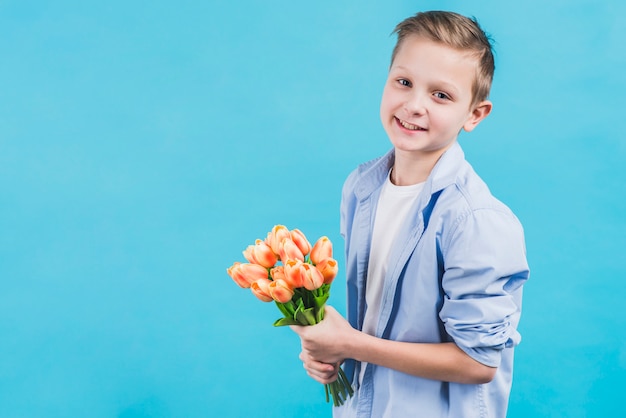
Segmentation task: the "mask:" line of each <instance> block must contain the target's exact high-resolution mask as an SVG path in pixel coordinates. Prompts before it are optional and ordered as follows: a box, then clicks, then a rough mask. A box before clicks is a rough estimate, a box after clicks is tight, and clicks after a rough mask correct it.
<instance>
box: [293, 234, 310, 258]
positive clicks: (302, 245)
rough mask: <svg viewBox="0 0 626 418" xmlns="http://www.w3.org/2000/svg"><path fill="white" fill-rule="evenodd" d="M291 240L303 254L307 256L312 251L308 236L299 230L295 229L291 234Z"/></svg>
mask: <svg viewBox="0 0 626 418" xmlns="http://www.w3.org/2000/svg"><path fill="white" fill-rule="evenodd" d="M290 235H291V239H292V240H293V242H294V243H295V244H296V245H297V246H298V248H299V249H300V251H301V252H302V254H304V255H307V254H308V253H309V251H311V244H310V243H309V240H307V239H306V236H305V235H304V233H302V231H300V230H299V229H294V230H292V231H291V232H290Z"/></svg>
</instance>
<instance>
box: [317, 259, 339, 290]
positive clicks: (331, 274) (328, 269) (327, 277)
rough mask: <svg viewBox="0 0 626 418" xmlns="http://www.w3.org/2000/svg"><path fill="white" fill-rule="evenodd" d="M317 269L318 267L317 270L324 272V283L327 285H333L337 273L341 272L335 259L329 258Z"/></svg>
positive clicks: (318, 265)
mask: <svg viewBox="0 0 626 418" xmlns="http://www.w3.org/2000/svg"><path fill="white" fill-rule="evenodd" d="M315 267H317V269H318V270H319V271H321V272H322V276H324V283H326V284H330V283H332V281H333V280H334V279H335V277H336V276H337V271H339V266H338V265H337V260H335V259H333V258H327V259H325V260H322V261H320V263H319V264H317V265H316V266H315Z"/></svg>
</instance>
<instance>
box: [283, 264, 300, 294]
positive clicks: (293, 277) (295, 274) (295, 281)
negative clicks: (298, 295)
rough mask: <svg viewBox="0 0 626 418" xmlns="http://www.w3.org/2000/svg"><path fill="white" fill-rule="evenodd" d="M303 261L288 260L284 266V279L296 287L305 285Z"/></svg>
mask: <svg viewBox="0 0 626 418" xmlns="http://www.w3.org/2000/svg"><path fill="white" fill-rule="evenodd" d="M302 264H303V263H302V261H300V260H288V261H287V262H286V263H285V264H284V266H283V273H284V276H283V280H285V282H287V284H289V286H291V287H292V288H294V289H297V288H299V287H304V279H303V277H302V271H301V268H302Z"/></svg>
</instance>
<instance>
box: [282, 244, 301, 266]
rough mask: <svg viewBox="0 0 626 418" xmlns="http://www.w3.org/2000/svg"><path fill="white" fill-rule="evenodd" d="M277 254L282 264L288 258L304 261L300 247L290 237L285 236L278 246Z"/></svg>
mask: <svg viewBox="0 0 626 418" xmlns="http://www.w3.org/2000/svg"><path fill="white" fill-rule="evenodd" d="M278 254H279V255H280V259H281V261H282V262H283V264H284V263H285V262H286V261H288V260H300V261H304V254H302V251H300V248H298V246H297V245H296V244H295V243H294V242H293V241H292V240H291V238H285V239H284V240H282V242H281V243H280V245H279V246H278Z"/></svg>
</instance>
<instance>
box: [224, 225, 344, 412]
mask: <svg viewBox="0 0 626 418" xmlns="http://www.w3.org/2000/svg"><path fill="white" fill-rule="evenodd" d="M243 255H244V257H245V258H246V260H248V262H247V263H240V262H235V263H234V264H233V265H232V266H231V267H229V268H228V269H227V272H228V275H229V276H230V277H231V278H232V279H233V280H234V281H235V283H237V284H238V285H239V286H240V287H242V288H249V289H251V290H252V293H253V294H254V295H255V296H256V297H257V298H259V299H260V300H262V301H263V302H272V301H274V302H275V303H276V306H278V309H279V310H280V311H281V313H282V314H283V317H282V318H280V319H278V320H276V322H274V326H284V325H314V324H317V323H319V322H320V321H321V320H322V319H324V306H325V304H326V300H327V299H328V297H329V295H330V285H331V283H332V281H333V279H334V278H335V276H336V275H337V270H338V266H337V261H336V260H335V259H333V247H332V243H331V242H330V240H329V239H328V237H321V238H320V239H318V240H317V242H316V243H315V245H313V246H311V244H310V243H309V241H308V240H307V238H306V236H305V235H304V234H303V233H302V232H301V231H300V230H298V229H293V230H291V231H290V230H289V229H287V227H285V226H284V225H276V226H274V228H272V230H271V231H270V232H269V233H268V234H267V237H266V238H265V239H264V240H260V239H257V240H256V241H255V244H254V245H249V246H248V247H247V248H246V249H245V251H244V252H243ZM324 388H325V392H326V402H329V395H330V396H331V397H332V398H333V404H334V405H335V406H339V405H342V404H343V403H344V401H345V400H346V399H347V398H348V397H349V396H352V395H353V390H352V387H351V386H350V383H349V382H348V379H347V378H346V375H345V374H344V372H343V370H342V369H341V367H340V368H339V375H338V378H337V380H335V381H334V382H332V383H330V384H327V385H324Z"/></svg>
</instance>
